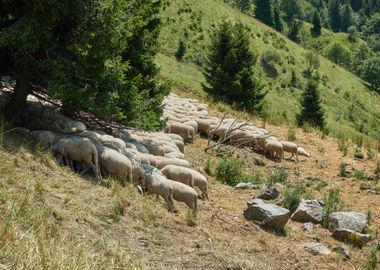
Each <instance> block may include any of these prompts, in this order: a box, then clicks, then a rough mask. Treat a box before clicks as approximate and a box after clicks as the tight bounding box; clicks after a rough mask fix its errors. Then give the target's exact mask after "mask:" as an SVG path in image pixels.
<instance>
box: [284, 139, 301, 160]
mask: <svg viewBox="0 0 380 270" xmlns="http://www.w3.org/2000/svg"><path fill="white" fill-rule="evenodd" d="M280 143H281V144H282V148H283V150H284V151H283V155H282V157H283V158H285V152H288V153H291V154H292V155H291V156H290V158H289V159H291V158H292V157H293V156H294V155H295V156H296V161H297V162H298V161H299V160H298V153H297V148H298V146H297V145H296V144H295V143H293V142H287V141H280Z"/></svg>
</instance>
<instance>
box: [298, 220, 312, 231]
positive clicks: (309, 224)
mask: <svg viewBox="0 0 380 270" xmlns="http://www.w3.org/2000/svg"><path fill="white" fill-rule="evenodd" d="M314 226H315V225H314V223H312V222H306V223H304V224H302V226H301V229H302V230H304V231H308V232H312V231H314Z"/></svg>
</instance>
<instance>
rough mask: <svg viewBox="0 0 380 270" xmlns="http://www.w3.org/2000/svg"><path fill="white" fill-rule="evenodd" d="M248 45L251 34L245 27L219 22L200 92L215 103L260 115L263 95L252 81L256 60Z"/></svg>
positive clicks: (258, 86) (258, 85)
mask: <svg viewBox="0 0 380 270" xmlns="http://www.w3.org/2000/svg"><path fill="white" fill-rule="evenodd" d="M249 44H250V31H249V29H248V28H247V27H246V26H245V25H243V24H242V23H241V22H239V23H236V24H232V23H231V22H229V21H224V22H222V23H221V24H220V25H219V26H218V29H217V30H216V31H215V32H214V34H213V36H212V37H211V46H210V51H209V53H208V56H207V60H206V65H205V68H204V70H203V74H204V75H205V77H206V82H207V84H204V85H203V88H204V90H205V91H206V92H208V93H209V94H211V95H213V96H214V97H216V98H217V99H220V100H223V101H226V102H229V103H237V104H238V105H239V106H240V107H241V108H244V109H247V110H249V111H251V112H255V113H260V112H261V110H262V106H263V98H264V96H265V94H266V93H264V92H262V87H261V85H260V84H259V82H258V81H257V80H256V79H255V78H254V77H253V66H254V65H255V63H256V60H257V57H256V56H255V55H254V54H253V53H252V52H251V51H250V48H249Z"/></svg>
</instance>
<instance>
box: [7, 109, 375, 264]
mask: <svg viewBox="0 0 380 270" xmlns="http://www.w3.org/2000/svg"><path fill="white" fill-rule="evenodd" d="M213 114H219V113H218V112H216V111H215V112H213ZM267 129H268V130H270V131H271V132H273V133H274V134H275V135H276V136H278V137H280V138H286V136H287V133H288V129H287V128H285V127H275V126H269V125H267ZM15 132H16V134H19V133H20V132H19V131H14V132H13V134H8V136H5V138H4V140H3V147H2V148H1V149H0V172H1V173H0V268H3V269H266V270H269V269H352V266H351V265H350V264H349V263H347V262H345V261H343V260H342V259H341V258H340V257H339V255H337V254H335V253H333V254H331V255H329V256H313V255H311V254H309V253H307V252H306V251H304V249H303V246H302V245H303V244H304V243H307V242H311V241H315V240H316V239H318V240H319V241H320V242H321V243H322V244H324V245H326V246H327V247H329V248H334V247H337V246H340V245H342V243H340V242H338V241H336V240H334V239H333V238H332V237H331V233H330V232H329V231H327V230H326V229H323V228H322V227H320V226H317V227H316V229H315V231H314V232H312V233H307V232H304V231H302V230H301V229H300V226H301V224H299V223H295V222H292V221H290V222H289V223H288V224H287V226H286V232H287V235H286V236H276V235H274V234H273V233H270V232H266V231H258V230H257V229H256V227H255V226H254V225H253V223H252V222H249V221H246V220H245V219H244V217H243V209H244V208H245V206H246V202H247V201H249V200H250V199H251V198H252V196H253V195H254V193H255V191H237V190H235V189H233V188H231V187H228V186H225V185H223V184H221V183H220V182H218V181H216V180H215V179H214V178H213V177H209V186H210V187H209V189H210V198H211V201H210V202H205V201H200V202H199V212H198V215H197V218H196V220H195V221H194V220H193V219H191V218H190V217H189V216H188V210H187V208H186V207H185V206H184V205H182V204H179V203H177V206H178V208H179V210H180V211H179V213H178V214H172V213H169V212H168V211H167V210H166V208H165V205H164V203H163V201H162V200H156V199H155V198H154V197H151V196H144V197H142V196H140V195H139V194H138V192H137V191H136V190H135V189H134V188H133V187H131V186H129V187H127V188H122V187H121V186H119V185H118V184H117V183H116V182H115V181H113V180H112V179H106V180H104V181H101V182H99V181H95V180H93V179H91V178H89V177H85V176H83V177H80V176H78V175H77V174H75V173H73V172H71V171H70V170H69V169H67V168H62V167H60V166H58V165H57V164H56V163H55V161H54V159H53V158H52V156H51V155H50V154H48V153H43V152H41V151H40V150H35V147H34V146H33V144H27V143H26V142H28V141H29V140H30V138H25V137H24V136H14V133H15ZM295 133H296V142H297V143H298V144H300V145H301V146H304V147H305V148H306V149H308V150H309V151H310V152H311V153H312V155H313V157H312V158H311V159H302V161H301V162H300V163H298V164H294V163H293V162H290V161H286V160H285V161H283V162H282V163H281V164H280V163H274V162H271V161H268V160H266V163H267V167H266V168H261V167H256V166H247V165H246V166H245V170H246V171H247V172H252V171H258V170H261V171H263V173H265V174H267V173H268V172H269V170H273V169H274V168H275V167H278V166H280V165H281V166H285V167H287V168H288V169H289V171H290V178H291V179H292V180H291V183H296V182H304V181H305V179H306V178H307V177H310V176H313V177H318V178H321V179H323V180H324V181H326V183H327V184H328V186H326V187H323V188H322V189H321V190H320V191H317V190H314V194H315V196H316V197H317V198H322V197H323V194H324V192H325V191H326V190H328V189H329V188H330V187H335V186H336V187H339V188H340V190H341V194H342V200H343V201H344V203H345V204H346V206H347V207H348V208H350V209H352V210H357V211H361V212H364V213H366V212H367V211H368V209H369V208H371V209H372V218H373V221H372V225H371V230H372V233H373V235H374V236H375V235H377V233H378V232H379V231H380V216H379V213H378V211H377V209H378V208H379V206H380V200H379V195H376V194H368V193H367V192H366V191H362V190H360V188H359V186H360V183H361V182H360V181H357V180H354V179H343V178H341V177H338V176H337V175H338V172H339V169H338V168H339V164H340V163H341V162H346V163H348V164H349V165H351V166H353V167H355V168H356V169H361V170H365V171H366V172H367V173H368V174H370V173H373V171H374V170H375V161H358V160H354V159H353V158H352V149H351V148H350V151H349V155H348V156H347V157H342V155H341V153H340V152H339V150H338V143H337V141H336V140H335V139H331V138H325V139H321V136H320V134H314V133H304V132H303V131H302V130H300V129H295ZM206 144H207V140H205V139H201V138H198V139H197V140H196V142H195V144H192V145H188V146H187V147H186V158H187V159H188V160H189V161H190V162H191V163H192V164H193V166H194V167H195V168H197V167H203V166H204V165H205V162H206V159H207V158H209V156H208V155H207V154H205V153H204V152H203V151H202V149H203V148H204V147H205V146H206ZM21 145H23V146H21ZM241 151H246V152H248V150H244V149H241V150H238V152H237V153H239V152H241ZM317 158H318V159H326V160H327V168H326V169H320V168H319V167H318V166H317V165H316V164H315V159H317ZM211 159H212V161H213V162H214V164H215V163H216V162H217V158H215V157H211ZM194 223H195V224H194ZM350 249H351V254H352V263H353V264H354V265H356V266H357V267H358V268H360V267H361V266H362V265H363V264H364V263H365V262H366V260H367V259H368V256H369V252H370V247H364V248H363V249H358V248H353V247H350Z"/></svg>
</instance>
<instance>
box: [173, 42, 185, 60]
mask: <svg viewBox="0 0 380 270" xmlns="http://www.w3.org/2000/svg"><path fill="white" fill-rule="evenodd" d="M185 54H186V45H185V42H183V40H181V41H180V42H179V44H178V49H177V52H176V53H175V58H176V59H177V61H182V59H183V57H184V56H185Z"/></svg>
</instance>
